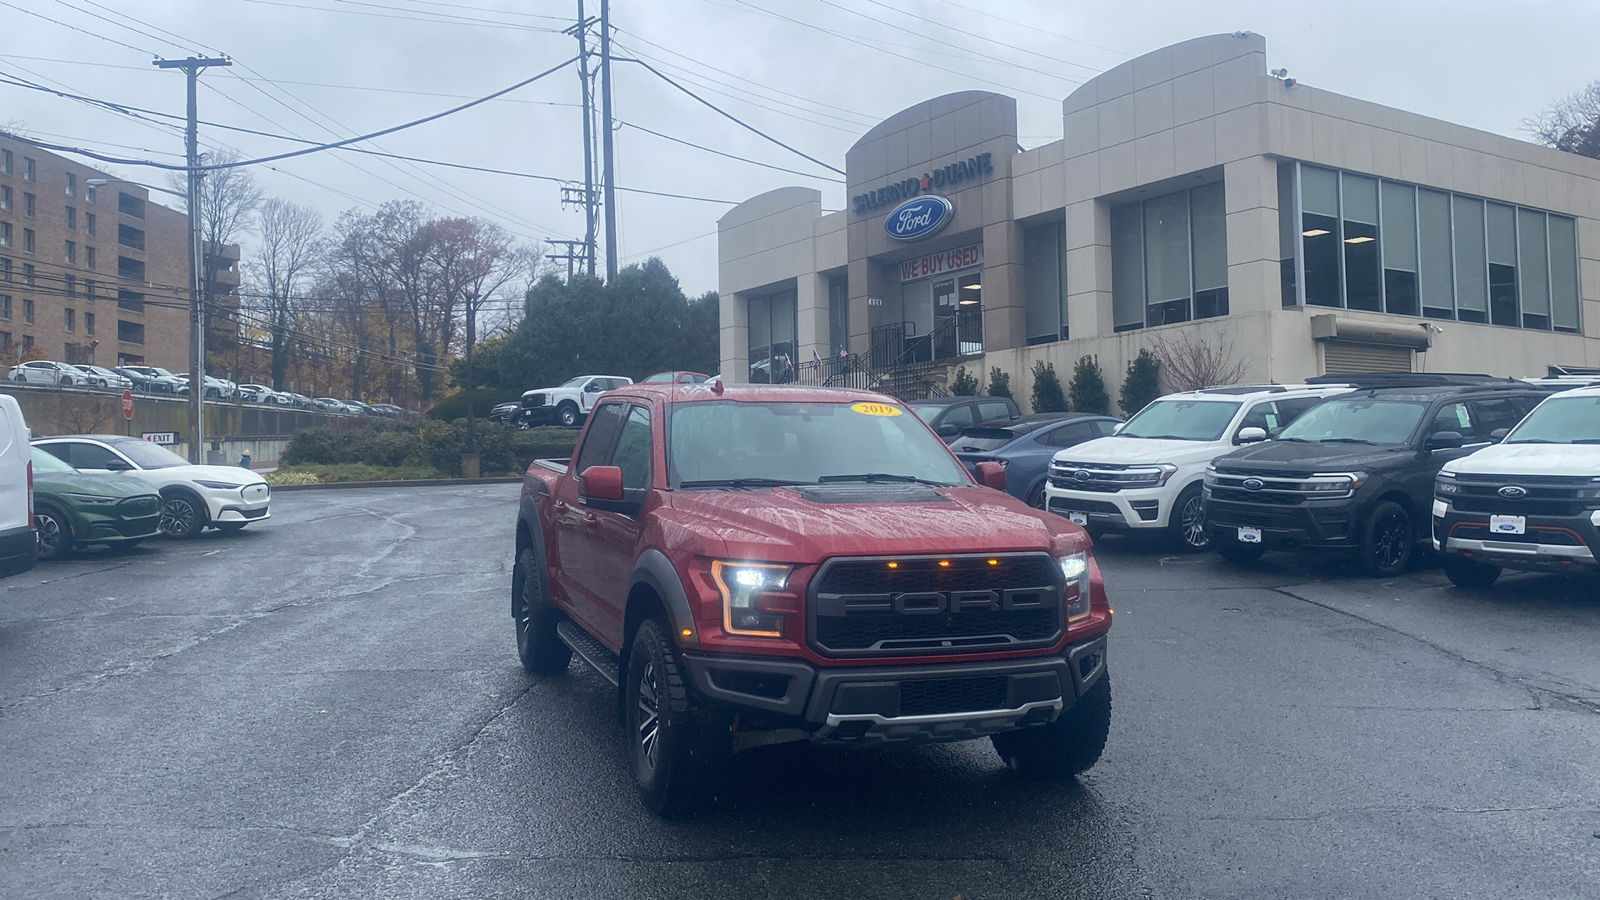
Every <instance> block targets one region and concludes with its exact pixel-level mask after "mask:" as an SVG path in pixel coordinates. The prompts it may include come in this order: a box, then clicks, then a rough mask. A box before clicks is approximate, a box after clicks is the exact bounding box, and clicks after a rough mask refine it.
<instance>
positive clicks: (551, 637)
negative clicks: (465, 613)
mask: <svg viewBox="0 0 1600 900" xmlns="http://www.w3.org/2000/svg"><path fill="white" fill-rule="evenodd" d="M544 577H545V576H544V570H543V569H542V568H541V567H540V566H539V557H538V555H537V554H535V553H534V552H533V548H532V547H524V548H522V552H521V553H519V554H517V561H516V564H515V565H513V566H512V567H511V600H512V603H513V604H514V605H515V610H516V613H515V615H514V616H513V619H514V621H515V623H516V628H517V658H518V659H520V660H522V670H523V671H524V672H527V673H528V674H530V675H558V674H560V673H562V672H565V671H566V670H567V664H568V663H570V662H571V661H572V648H571V647H568V646H567V645H566V644H565V643H563V642H562V640H561V638H560V636H559V635H557V634H556V623H557V622H559V621H561V616H560V614H559V613H557V612H556V611H555V609H553V608H552V607H551V606H550V598H549V594H548V593H547V592H546V590H545V584H544Z"/></svg>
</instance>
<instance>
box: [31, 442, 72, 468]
mask: <svg viewBox="0 0 1600 900" xmlns="http://www.w3.org/2000/svg"><path fill="white" fill-rule="evenodd" d="M39 449H40V450H43V451H44V452H46V453H48V454H50V455H51V456H54V457H55V458H56V459H59V460H61V461H62V462H64V463H67V464H69V465H70V464H71V463H72V451H71V448H69V447H68V446H67V445H66V444H40V445H39Z"/></svg>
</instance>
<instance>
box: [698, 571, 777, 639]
mask: <svg viewBox="0 0 1600 900" xmlns="http://www.w3.org/2000/svg"><path fill="white" fill-rule="evenodd" d="M793 569H794V566H786V565H779V564H777V563H752V562H729V561H724V560H720V559H716V560H712V561H711V580H712V581H714V582H716V585H717V592H718V593H720V594H721V595H722V628H723V630H724V631H726V632H728V633H729V634H738V635H747V636H752V637H783V617H782V616H779V615H774V614H772V613H767V612H761V611H760V610H758V609H756V597H757V595H759V594H760V593H761V592H762V591H781V590H783V588H784V586H785V585H786V584H788V581H789V573H790V572H791V571H792V570H793Z"/></svg>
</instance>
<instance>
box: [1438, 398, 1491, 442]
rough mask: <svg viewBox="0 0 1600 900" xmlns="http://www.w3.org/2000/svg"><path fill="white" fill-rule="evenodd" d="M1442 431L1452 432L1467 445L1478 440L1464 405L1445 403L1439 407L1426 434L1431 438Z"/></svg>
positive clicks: (1470, 416) (1469, 414)
mask: <svg viewBox="0 0 1600 900" xmlns="http://www.w3.org/2000/svg"><path fill="white" fill-rule="evenodd" d="M1442 431H1454V432H1456V433H1457V434H1460V435H1461V437H1462V439H1463V440H1465V441H1466V442H1467V443H1469V444H1470V443H1472V442H1473V441H1475V440H1478V439H1479V437H1478V433H1477V429H1476V428H1475V427H1474V423H1473V419H1472V414H1471V413H1470V412H1469V411H1468V410H1467V404H1466V403H1446V404H1445V405H1444V406H1441V407H1439V412H1438V413H1436V414H1435V415H1434V417H1433V423H1432V424H1431V425H1429V426H1428V434H1429V436H1432V435H1435V434H1438V433H1440V432H1442ZM1485 439H1486V438H1485Z"/></svg>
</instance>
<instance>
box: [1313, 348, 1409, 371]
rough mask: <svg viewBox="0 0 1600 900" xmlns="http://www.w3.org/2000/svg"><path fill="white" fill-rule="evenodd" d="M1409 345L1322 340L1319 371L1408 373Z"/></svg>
mask: <svg viewBox="0 0 1600 900" xmlns="http://www.w3.org/2000/svg"><path fill="white" fill-rule="evenodd" d="M1411 355H1412V351H1411V348H1410V347H1395V346H1391V345H1387V344H1360V343H1356V342H1355V341H1324V342H1323V343H1322V374H1324V375H1352V374H1356V373H1358V372H1409V371H1411Z"/></svg>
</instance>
